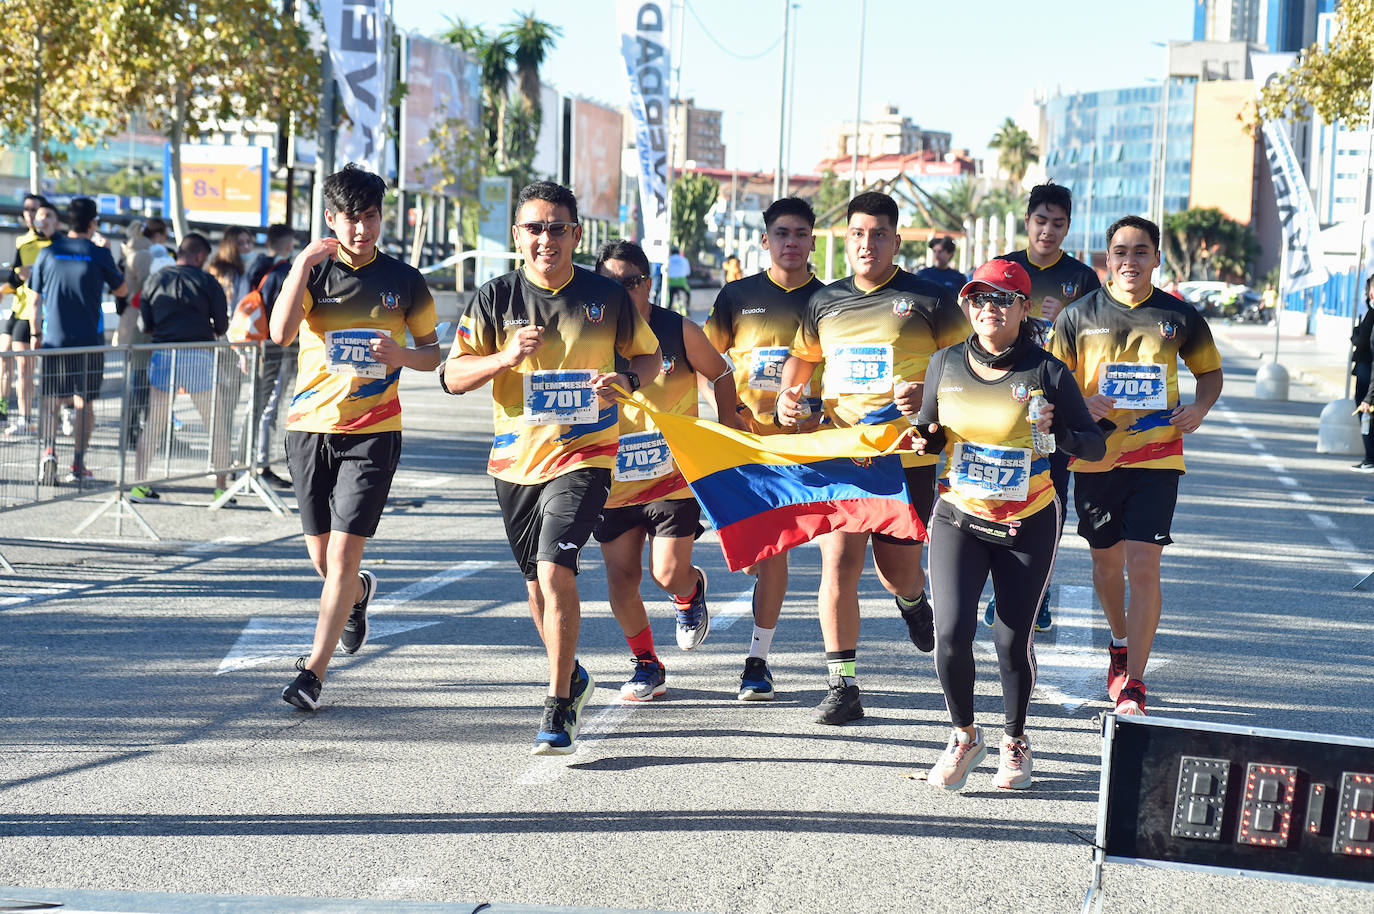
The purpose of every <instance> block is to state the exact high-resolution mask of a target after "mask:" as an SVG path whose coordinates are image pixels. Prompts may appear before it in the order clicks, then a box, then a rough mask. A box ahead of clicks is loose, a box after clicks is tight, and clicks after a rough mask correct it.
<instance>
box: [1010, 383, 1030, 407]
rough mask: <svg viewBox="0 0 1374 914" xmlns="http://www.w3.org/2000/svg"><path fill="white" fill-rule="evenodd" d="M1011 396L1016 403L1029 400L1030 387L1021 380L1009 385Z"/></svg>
mask: <svg viewBox="0 0 1374 914" xmlns="http://www.w3.org/2000/svg"><path fill="white" fill-rule="evenodd" d="M1011 398H1012V399H1013V400H1015V401H1016V402H1017V403H1026V402H1029V400H1030V388H1029V387H1027V386H1026V385H1025V384H1024V383H1022V382H1021V381H1017V382H1016V383H1015V384H1013V385H1011Z"/></svg>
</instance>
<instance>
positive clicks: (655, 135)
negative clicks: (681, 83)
mask: <svg viewBox="0 0 1374 914" xmlns="http://www.w3.org/2000/svg"><path fill="white" fill-rule="evenodd" d="M616 19H617V23H618V24H619V26H620V53H621V56H623V57H624V58H625V74H626V76H627V77H628V78H629V81H630V113H631V115H632V116H633V117H634V119H635V149H636V150H638V152H639V202H640V211H641V214H642V216H643V218H644V252H645V253H646V254H648V255H649V260H650V261H651V262H652V263H667V262H668V206H669V203H670V201H669V199H668V167H669V163H668V117H669V112H670V111H671V99H670V98H669V91H670V87H669V84H668V74H669V48H670V47H671V45H670V44H669V43H668V38H669V26H670V25H671V21H672V20H671V9H670V4H669V0H619V6H618V9H617V17H616Z"/></svg>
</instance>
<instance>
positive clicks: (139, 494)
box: [129, 486, 162, 505]
mask: <svg viewBox="0 0 1374 914" xmlns="http://www.w3.org/2000/svg"><path fill="white" fill-rule="evenodd" d="M161 499H162V496H161V495H159V494H157V492H155V491H153V487H152V486H134V487H133V488H132V489H130V490H129V501H132V502H137V503H138V504H141V505H143V504H153V503H154V502H157V501H160V500H161Z"/></svg>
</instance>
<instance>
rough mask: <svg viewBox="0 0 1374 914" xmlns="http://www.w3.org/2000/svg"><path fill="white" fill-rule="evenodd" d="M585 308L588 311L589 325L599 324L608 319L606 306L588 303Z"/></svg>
mask: <svg viewBox="0 0 1374 914" xmlns="http://www.w3.org/2000/svg"><path fill="white" fill-rule="evenodd" d="M585 307H586V310H587V323H589V324H599V323H601V322H602V321H603V320H605V319H606V306H605V305H603V304H600V303H597V302H588V303H587V304H586V306H585Z"/></svg>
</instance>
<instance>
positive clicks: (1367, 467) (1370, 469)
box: [1350, 460, 1374, 473]
mask: <svg viewBox="0 0 1374 914" xmlns="http://www.w3.org/2000/svg"><path fill="white" fill-rule="evenodd" d="M1350 469H1352V470H1354V471H1355V472H1356V473H1374V463H1370V462H1369V461H1368V460H1361V461H1360V462H1359V463H1352V464H1351V465H1350Z"/></svg>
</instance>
